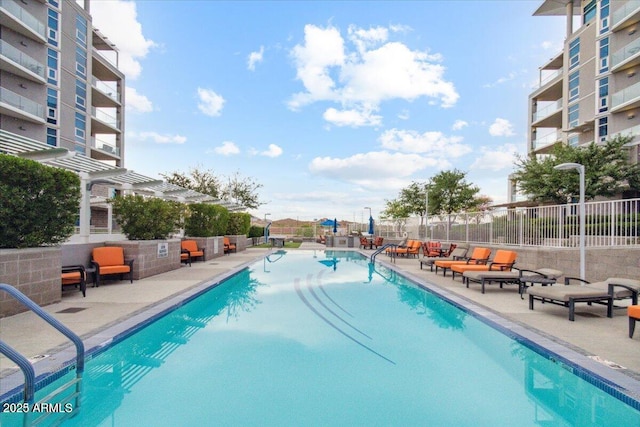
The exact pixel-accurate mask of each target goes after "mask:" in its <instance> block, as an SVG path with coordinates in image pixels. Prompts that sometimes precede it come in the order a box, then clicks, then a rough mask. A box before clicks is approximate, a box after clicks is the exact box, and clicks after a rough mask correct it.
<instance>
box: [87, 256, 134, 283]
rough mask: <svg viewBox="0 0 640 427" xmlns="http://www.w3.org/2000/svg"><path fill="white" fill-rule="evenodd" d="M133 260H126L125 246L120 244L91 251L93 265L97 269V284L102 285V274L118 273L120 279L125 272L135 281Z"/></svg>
mask: <svg viewBox="0 0 640 427" xmlns="http://www.w3.org/2000/svg"><path fill="white" fill-rule="evenodd" d="M133 261H134V260H132V259H130V260H126V259H125V257H124V248H122V247H120V246H102V247H98V248H94V249H93V251H91V266H92V267H94V268H95V269H96V272H95V285H96V287H98V286H100V279H101V278H102V276H112V275H114V274H118V275H119V276H120V280H122V279H123V278H124V275H125V274H129V280H130V281H131V283H133Z"/></svg>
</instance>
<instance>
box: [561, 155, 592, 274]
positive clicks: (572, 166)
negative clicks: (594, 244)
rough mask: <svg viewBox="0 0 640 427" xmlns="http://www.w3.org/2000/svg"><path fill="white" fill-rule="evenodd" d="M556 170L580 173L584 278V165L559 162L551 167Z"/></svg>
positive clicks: (581, 250)
mask: <svg viewBox="0 0 640 427" xmlns="http://www.w3.org/2000/svg"><path fill="white" fill-rule="evenodd" d="M553 168H554V169H557V170H562V171H566V170H572V169H577V170H578V173H579V174H580V201H579V209H580V278H581V279H582V280H584V279H585V271H584V269H585V252H584V251H585V234H586V233H585V222H586V218H585V216H586V215H585V208H584V165H581V164H580V163H561V164H559V165H556V166H554V167H553Z"/></svg>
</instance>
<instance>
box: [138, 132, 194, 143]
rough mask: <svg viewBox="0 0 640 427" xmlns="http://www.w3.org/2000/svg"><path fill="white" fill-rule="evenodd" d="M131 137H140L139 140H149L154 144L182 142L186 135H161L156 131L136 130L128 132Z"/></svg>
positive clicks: (185, 139)
mask: <svg viewBox="0 0 640 427" xmlns="http://www.w3.org/2000/svg"><path fill="white" fill-rule="evenodd" d="M129 136H131V137H132V138H135V139H140V140H141V141H146V140H151V141H152V142H155V143H156V144H184V143H185V142H187V137H186V136H182V135H167V134H165V135H162V134H159V133H157V132H138V133H131V134H129Z"/></svg>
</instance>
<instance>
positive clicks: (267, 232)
mask: <svg viewBox="0 0 640 427" xmlns="http://www.w3.org/2000/svg"><path fill="white" fill-rule="evenodd" d="M267 215H271V214H270V213H266V214H264V242H265V243H267V242H268V241H269V240H268V239H269V224H267Z"/></svg>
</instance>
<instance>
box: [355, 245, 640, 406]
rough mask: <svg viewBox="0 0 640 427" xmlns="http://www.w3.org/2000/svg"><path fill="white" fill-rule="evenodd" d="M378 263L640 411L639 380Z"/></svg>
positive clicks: (481, 307)
mask: <svg viewBox="0 0 640 427" xmlns="http://www.w3.org/2000/svg"><path fill="white" fill-rule="evenodd" d="M363 255H366V253H363ZM377 262H378V263H380V265H382V266H384V267H386V268H389V269H390V270H392V271H394V272H395V273H397V274H399V275H401V276H403V277H405V278H407V279H408V280H410V281H411V282H413V283H414V284H415V285H416V286H418V287H420V288H422V289H424V290H426V291H427V292H431V293H433V294H435V295H437V296H438V297H440V298H442V299H444V300H445V301H448V302H449V303H451V304H453V305H455V306H456V307H457V308H459V309H461V310H463V311H464V312H466V313H468V314H470V315H472V316H474V317H475V318H477V319H478V320H480V321H482V322H484V323H486V324H488V325H489V326H491V327H493V328H495V329H497V330H498V331H499V332H501V333H503V334H505V335H507V336H508V337H509V338H512V339H514V340H516V341H517V342H519V343H521V344H523V345H525V346H527V347H528V348H530V349H532V350H533V351H535V352H536V353H538V354H540V355H541V356H543V357H546V358H548V359H550V360H553V361H554V362H556V363H560V364H562V365H563V368H565V369H567V370H569V371H570V372H572V373H573V374H574V375H576V376H578V377H579V378H581V379H583V380H585V381H587V382H589V383H590V384H592V385H594V386H596V387H598V388H599V389H601V390H603V391H605V392H606V393H608V394H610V395H612V396H613V397H615V398H617V399H618V400H621V401H622V402H624V403H626V404H627V405H629V406H631V407H633V408H634V409H636V410H638V411H640V381H638V380H637V379H635V378H632V377H630V376H629V375H626V374H624V373H622V372H619V371H616V370H614V369H612V368H610V367H608V366H606V365H604V364H602V363H599V362H597V361H595V360H593V359H591V358H589V357H588V356H587V355H586V354H583V353H580V352H579V351H576V350H574V349H573V348H571V347H570V344H568V343H565V342H563V341H561V340H559V339H552V338H550V337H548V336H546V335H544V333H543V332H541V331H539V330H537V329H535V328H533V327H531V326H526V325H522V324H520V323H518V322H515V321H513V320H510V319H507V318H506V317H504V316H503V315H501V314H499V313H497V312H495V311H493V310H491V309H489V308H487V307H484V306H482V305H480V304H478V303H476V302H474V301H471V300H469V299H467V298H465V297H463V296H461V295H457V294H455V293H452V292H450V291H448V290H446V289H444V288H442V287H440V286H438V285H437V284H434V283H431V282H429V281H428V280H426V279H425V278H422V277H419V276H416V275H415V274H413V273H411V272H409V271H406V270H403V269H401V268H399V267H397V266H396V265H394V264H392V263H390V262H386V261H379V260H378V261H377Z"/></svg>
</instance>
